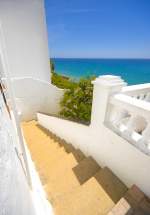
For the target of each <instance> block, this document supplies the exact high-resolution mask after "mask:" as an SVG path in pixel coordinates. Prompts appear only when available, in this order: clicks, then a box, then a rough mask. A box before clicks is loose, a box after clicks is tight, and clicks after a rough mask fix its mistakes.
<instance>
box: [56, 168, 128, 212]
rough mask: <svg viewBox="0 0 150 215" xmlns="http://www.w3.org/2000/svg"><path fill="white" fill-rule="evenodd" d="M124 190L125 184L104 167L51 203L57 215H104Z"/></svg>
mask: <svg viewBox="0 0 150 215" xmlns="http://www.w3.org/2000/svg"><path fill="white" fill-rule="evenodd" d="M118 186H119V188H118ZM126 190H127V188H126V186H125V185H124V184H123V183H122V182H121V181H120V180H119V179H118V178H117V177H116V176H115V175H114V174H113V173H112V172H111V171H110V170H109V169H108V168H106V167H105V168H104V169H102V170H100V171H98V172H97V173H96V174H95V176H94V177H92V178H90V179H89V180H88V181H87V182H85V183H84V184H83V185H81V186H80V187H78V188H76V189H74V190H73V191H72V192H70V193H68V194H65V195H63V196H60V197H57V198H56V199H55V200H54V201H53V205H54V208H55V212H56V214H57V215H60V214H61V215H70V214H71V215H82V214H86V215H104V214H107V213H108V212H109V211H110V210H111V209H112V208H113V206H114V205H115V203H116V201H118V200H119V199H120V198H121V197H122V196H123V195H124V194H125V192H126Z"/></svg>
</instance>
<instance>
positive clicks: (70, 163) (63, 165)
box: [39, 153, 78, 184]
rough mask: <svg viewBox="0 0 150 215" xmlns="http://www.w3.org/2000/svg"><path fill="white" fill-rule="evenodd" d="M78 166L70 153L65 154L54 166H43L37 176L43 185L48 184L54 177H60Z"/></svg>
mask: <svg viewBox="0 0 150 215" xmlns="http://www.w3.org/2000/svg"><path fill="white" fill-rule="evenodd" d="M77 164H78V161H77V160H76V158H75V157H74V155H73V154H72V153H69V154H66V155H65V156H64V157H63V162H62V160H57V161H56V162H55V165H47V164H46V165H45V166H44V168H41V169H40V170H39V175H40V177H41V178H42V179H43V181H44V184H46V183H48V182H49V180H53V179H54V178H55V177H58V176H59V175H62V173H63V172H65V171H67V170H68V169H72V168H73V167H75V166H76V165H77Z"/></svg>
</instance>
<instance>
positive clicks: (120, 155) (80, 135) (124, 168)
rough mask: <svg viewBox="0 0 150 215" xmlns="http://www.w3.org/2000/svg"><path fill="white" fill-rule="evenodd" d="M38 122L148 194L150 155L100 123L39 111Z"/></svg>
mask: <svg viewBox="0 0 150 215" xmlns="http://www.w3.org/2000/svg"><path fill="white" fill-rule="evenodd" d="M38 121H39V124H40V125H42V126H43V127H45V128H47V129H49V130H50V131H52V132H54V133H55V134H56V135H58V136H59V137H61V138H63V139H65V140H66V141H68V142H70V143H72V144H73V145H74V146H75V147H77V148H80V149H81V150H82V151H83V152H84V153H85V154H87V155H91V156H93V158H94V159H96V160H97V162H98V163H99V164H100V166H102V167H103V166H108V167H110V168H111V169H112V170H113V172H114V173H115V174H116V175H117V176H118V177H119V178H120V179H121V180H122V181H123V182H124V183H125V184H126V185H127V186H129V187H130V186H131V185H132V184H136V185H137V186H139V187H140V188H141V189H142V190H143V191H144V192H145V193H146V194H147V195H149V196H150V183H149V182H150V157H149V156H147V155H145V154H144V153H142V152H141V151H139V150H138V149H136V148H135V147H134V146H132V145H131V144H130V143H128V142H127V141H126V140H124V139H123V138H122V137H120V136H118V135H117V134H116V133H114V132H113V131H111V130H110V129H108V128H107V127H105V126H104V124H103V123H100V122H99V126H93V125H92V126H84V125H81V124H77V123H74V122H70V121H68V120H63V119H59V118H56V117H51V116H46V115H43V114H38Z"/></svg>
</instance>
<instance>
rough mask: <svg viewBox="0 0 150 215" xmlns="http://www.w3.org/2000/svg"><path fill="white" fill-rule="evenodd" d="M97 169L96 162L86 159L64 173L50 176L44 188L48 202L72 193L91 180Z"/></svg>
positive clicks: (98, 167) (89, 158)
mask: <svg viewBox="0 0 150 215" xmlns="http://www.w3.org/2000/svg"><path fill="white" fill-rule="evenodd" d="M62 165H63V163H62ZM99 169H100V166H99V165H98V164H97V163H96V161H95V160H93V159H92V158H91V157H88V158H85V159H84V160H82V161H81V162H80V163H79V164H78V165H77V166H75V167H73V168H72V169H65V171H64V172H62V171H61V172H60V173H59V172H58V174H57V175H53V176H52V175H51V177H50V178H49V180H48V181H49V183H48V184H47V185H46V186H45V190H46V192H47V194H48V198H49V200H50V199H54V198H55V197H57V196H60V195H63V194H65V193H67V192H70V191H72V190H73V189H74V188H76V187H78V186H80V185H81V184H83V183H84V182H85V181H87V180H88V179H89V178H91V177H92V176H93V175H94V174H95V173H96V172H97V171H98V170H99Z"/></svg>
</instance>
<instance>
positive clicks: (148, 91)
mask: <svg viewBox="0 0 150 215" xmlns="http://www.w3.org/2000/svg"><path fill="white" fill-rule="evenodd" d="M122 93H124V94H126V95H129V96H132V97H133V98H137V99H140V100H145V101H147V102H150V84H149V83H148V84H138V85H133V86H126V87H124V88H123V89H122Z"/></svg>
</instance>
